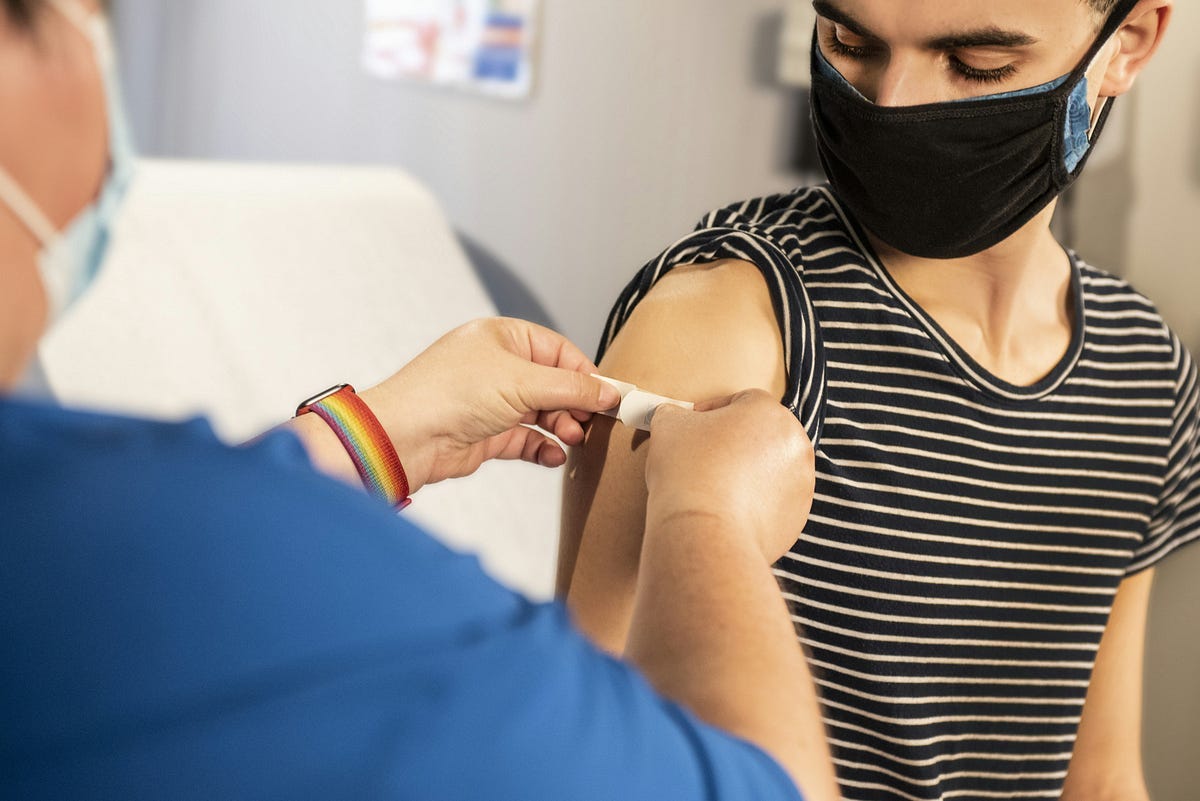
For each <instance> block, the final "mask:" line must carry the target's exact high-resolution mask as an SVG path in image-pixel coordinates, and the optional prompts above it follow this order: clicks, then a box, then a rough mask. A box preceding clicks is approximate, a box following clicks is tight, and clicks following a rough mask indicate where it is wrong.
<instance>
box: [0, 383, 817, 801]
mask: <svg viewBox="0 0 1200 801" xmlns="http://www.w3.org/2000/svg"><path fill="white" fill-rule="evenodd" d="M0 542H2V547H3V550H2V551H0V653H3V657H0V797H2V798H4V799H55V800H56V801H60V800H61V799H121V801H135V800H136V799H172V800H173V801H182V800H183V799H204V801H213V799H222V801H227V800H228V799H243V798H244V799H275V798H278V799H291V800H292V801H294V800H295V799H319V800H320V801H331V799H356V800H357V799H414V800H415V799H421V800H422V801H426V800H428V801H454V800H455V799H464V801H466V800H467V799H469V801H505V799H512V801H541V799H546V800H547V801H551V800H553V801H591V800H592V799H594V800H595V801H638V800H639V799H647V801H650V800H651V799H653V801H663V800H664V799H670V800H671V801H685V800H686V799H755V800H756V801H771V800H772V799H790V800H791V801H795V799H797V798H798V797H799V796H798V794H797V792H796V790H795V788H794V787H793V786H792V784H791V782H790V781H789V779H788V778H787V776H786V775H785V774H784V773H783V771H782V770H781V769H780V768H779V766H778V765H777V764H776V763H775V762H774V761H772V760H771V759H770V758H769V757H768V756H766V755H765V754H764V753H763V752H761V751H759V750H758V749H756V748H754V747H753V746H751V745H749V744H747V743H745V742H742V741H740V740H736V739H734V738H731V737H729V736H726V735H724V734H722V733H721V732H718V731H717V730H715V729H712V728H710V727H708V726H705V725H704V724H702V723H700V722H699V721H697V720H696V719H695V718H694V717H693V716H692V715H690V714H689V713H688V712H686V711H684V710H683V709H681V708H680V707H678V706H676V705H674V704H672V703H670V702H668V701H665V700H663V699H662V698H660V697H658V696H656V695H655V694H654V693H653V691H652V690H651V689H650V688H649V686H648V685H647V684H646V682H645V681H644V680H643V679H642V678H640V677H639V676H638V674H637V673H636V672H634V671H633V670H631V669H630V668H628V667H627V666H625V665H623V664H621V663H620V662H618V661H616V660H613V659H610V658H608V657H607V656H605V655H603V654H601V653H600V652H598V651H597V650H596V649H594V648H592V647H591V646H590V644H589V643H587V642H586V641H585V640H584V639H583V638H582V637H581V636H579V635H578V634H576V633H575V632H574V631H573V630H572V629H571V627H570V625H569V623H568V620H567V616H566V613H565V612H564V610H563V609H562V607H561V606H560V605H557V604H534V603H532V602H530V601H528V600H526V599H525V598H523V597H521V596H519V595H517V594H514V593H512V592H510V591H509V590H506V589H505V588H503V587H501V586H500V585H498V584H496V583H495V582H493V581H491V580H490V579H488V578H487V577H486V576H485V575H484V574H483V573H482V572H481V570H480V568H479V565H478V563H477V561H476V560H475V559H474V558H473V557H470V556H464V555H461V554H457V553H454V552H452V551H450V550H448V549H446V548H445V547H443V546H442V545H440V544H439V543H437V542H436V541H434V540H433V539H431V538H430V537H429V536H427V535H426V534H424V533H423V532H422V531H421V530H419V529H418V528H416V527H414V526H413V525H411V524H410V523H408V522H406V521H405V520H404V519H403V518H400V517H397V516H396V515H394V514H393V513H392V511H391V510H390V509H388V508H387V507H386V506H384V505H382V504H380V503H378V502H376V501H374V500H372V499H370V498H368V497H366V496H365V495H363V494H361V493H359V492H356V491H355V490H354V489H352V488H349V487H345V486H342V485H340V484H339V483H337V482H334V481H332V480H329V479H327V478H325V477H323V476H321V475H319V474H318V473H317V472H316V471H315V470H314V469H313V468H312V466H311V465H310V464H309V462H308V460H307V457H306V455H305V453H304V451H303V448H302V446H301V445H300V443H299V442H298V441H297V440H296V439H295V438H294V437H292V436H290V435H288V434H275V435H272V436H269V437H268V438H266V439H264V440H263V441H260V442H259V443H257V444H255V445H253V446H250V447H245V448H228V447H224V446H222V445H221V444H220V443H219V442H218V441H217V439H216V438H215V437H214V435H213V433H212V431H211V430H210V428H209V427H208V425H207V424H206V423H204V422H202V421H194V422H190V423H185V424H181V425H180V424H161V423H151V422H145V421H138V420H129V419H121V418H114V417H107V416H100V415H93V414H84V413H78V412H71V411H64V410H62V409H58V408H54V407H50V406H45V405H39V404H33V403H24V402H19V401H13V400H0Z"/></svg>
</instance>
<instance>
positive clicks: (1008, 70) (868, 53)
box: [825, 32, 1017, 83]
mask: <svg viewBox="0 0 1200 801" xmlns="http://www.w3.org/2000/svg"><path fill="white" fill-rule="evenodd" d="M825 46H826V47H828V48H829V51H830V52H831V53H835V54H837V55H839V56H841V57H843V58H848V59H851V60H852V61H867V60H869V59H871V58H874V57H875V56H877V55H879V50H878V49H877V48H873V47H860V46H857V45H849V44H846V43H845V42H843V41H842V40H841V39H839V38H838V37H837V34H836V33H832V32H831V33H828V34H826V36H825ZM950 67H951V69H953V70H954V71H955V72H956V73H958V76H959V77H960V78H963V79H964V80H967V81H971V82H972V83H1002V82H1003V81H1006V80H1008V79H1009V78H1011V77H1012V76H1014V75H1016V74H1017V67H1016V66H1015V65H1013V64H1006V65H1005V66H1003V67H999V68H997V69H991V70H982V69H979V68H978V67H972V66H971V65H970V64H967V63H965V62H963V61H962V60H961V59H959V58H958V57H957V56H953V55H952V56H950Z"/></svg>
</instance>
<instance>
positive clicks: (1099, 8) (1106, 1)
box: [1087, 0, 1117, 17]
mask: <svg viewBox="0 0 1200 801" xmlns="http://www.w3.org/2000/svg"><path fill="white" fill-rule="evenodd" d="M1087 3H1088V5H1089V6H1091V7H1092V8H1094V9H1095V10H1096V12H1097V13H1099V14H1103V15H1104V16H1106V17H1107V16H1108V15H1109V13H1111V12H1112V10H1113V6H1115V5H1116V4H1117V0H1087Z"/></svg>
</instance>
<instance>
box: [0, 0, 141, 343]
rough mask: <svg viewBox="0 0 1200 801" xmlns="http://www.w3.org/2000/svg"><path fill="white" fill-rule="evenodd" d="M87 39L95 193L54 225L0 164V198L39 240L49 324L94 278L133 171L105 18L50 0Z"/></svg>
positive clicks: (62, 0) (68, 1) (63, 0)
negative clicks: (100, 176) (98, 113)
mask: <svg viewBox="0 0 1200 801" xmlns="http://www.w3.org/2000/svg"><path fill="white" fill-rule="evenodd" d="M50 4H51V7H52V8H54V9H55V10H56V11H58V12H59V13H61V14H62V15H63V16H64V17H66V18H67V19H68V20H69V21H70V22H71V24H73V25H74V26H75V27H76V28H78V29H79V30H80V32H81V33H82V34H83V35H84V36H85V37H87V39H88V40H89V41H90V42H91V44H92V49H93V52H94V53H95V56H96V63H97V65H98V66H99V68H100V73H101V76H102V78H103V81H104V92H105V97H106V99H107V104H106V105H107V111H108V143H109V166H108V175H107V177H106V178H105V181H104V186H103V187H102V188H101V190H100V193H99V195H97V197H96V199H95V201H93V202H92V203H91V204H90V205H89V206H88V207H87V208H85V209H84V210H83V211H81V212H79V214H77V215H76V216H75V218H74V219H73V220H71V222H70V223H68V224H67V227H66V228H65V229H63V230H62V231H59V230H57V229H56V228H55V227H54V224H53V223H51V222H50V219H49V218H48V217H47V216H46V214H45V213H44V212H43V211H42V210H41V208H40V207H39V206H38V205H37V203H36V202H34V200H33V199H32V198H31V197H30V196H29V194H28V193H27V192H25V190H24V189H22V188H21V187H20V186H19V185H18V184H17V183H16V181H14V180H13V179H12V177H11V176H10V175H9V174H8V172H7V171H6V170H5V169H4V168H3V167H0V202H3V203H4V204H5V205H7V206H8V207H9V208H10V209H12V211H13V213H14V214H15V215H16V216H17V219H19V220H20V221H21V222H22V223H24V224H25V226H26V227H27V228H28V229H29V230H30V231H31V232H32V233H33V235H34V236H35V237H37V239H38V241H39V242H40V243H41V250H40V251H39V253H38V268H39V271H40V273H41V277H42V282H43V284H44V285H45V287H46V295H47V297H48V298H49V302H50V313H49V320H50V321H49V325H50V326H52V325H53V324H54V323H55V322H56V321H58V320H59V319H60V318H61V317H62V315H63V313H64V312H66V310H67V309H68V308H69V307H70V306H71V305H72V304H73V303H74V302H75V301H76V300H78V299H79V297H80V296H81V295H83V293H84V291H85V290H86V289H87V288H88V286H90V285H91V283H92V281H94V280H95V278H96V275H97V273H99V271H100V267H101V265H102V264H103V262H104V256H105V254H106V252H107V250H108V243H109V239H110V236H111V230H112V223H113V220H114V219H115V217H116V214H117V210H118V209H119V208H120V205H121V200H122V199H123V197H124V195H125V191H126V189H127V188H128V186H129V182H130V179H131V177H132V174H133V166H134V153H133V146H132V143H131V140H130V135H129V128H128V125H127V123H126V120H125V115H124V111H123V109H122V105H121V93H120V88H119V84H118V81H117V70H116V59H115V57H114V53H113V45H112V37H111V35H110V33H109V30H108V23H107V20H106V19H105V18H104V17H103V16H100V15H95V14H91V13H89V12H88V11H87V10H86V9H84V8H83V7H82V6H81V5H80V4H79V3H78V2H74V1H73V0H50Z"/></svg>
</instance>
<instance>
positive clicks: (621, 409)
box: [593, 374, 696, 431]
mask: <svg viewBox="0 0 1200 801" xmlns="http://www.w3.org/2000/svg"><path fill="white" fill-rule="evenodd" d="M593 377H594V378H598V379H600V380H601V381H603V382H604V383H606V384H611V385H612V386H614V387H616V388H617V391H619V392H620V393H621V403H620V405H619V406H616V407H614V408H612V409H609V410H608V411H607V412H601V414H603V415H607V416H608V417H614V418H616V419H617V420H620V421H621V422H622V423H623V424H624V425H627V426H629V427H630V428H636V429H638V430H640V431H649V430H650V423H651V421H652V420H653V419H654V412H656V411H657V410H658V407H659V406H662V405H663V404H670V405H672V406H678V407H679V408H681V409H687V410H688V411H689V412H690V411H692V410H693V409H695V408H696V407H695V404H693V403H689V402H687V401H680V400H675V399H673V398H665V397H663V396H662V395H655V394H654V393H652V392H646V391H644V390H641V389H638V387H637V386H636V385H635V384H630V383H627V382H625V381H617V380H616V379H613V378H605V377H604V376H602V375H595V374H593Z"/></svg>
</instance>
